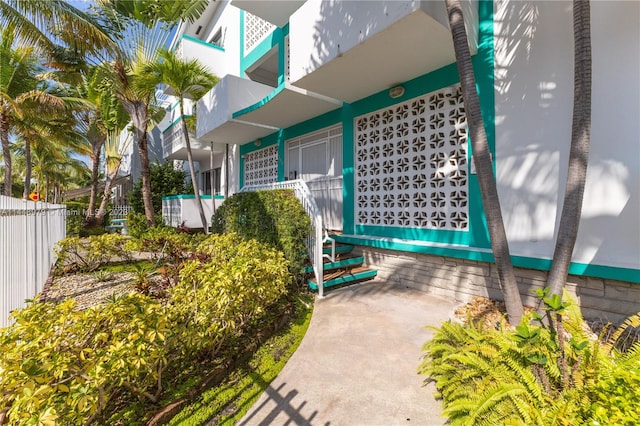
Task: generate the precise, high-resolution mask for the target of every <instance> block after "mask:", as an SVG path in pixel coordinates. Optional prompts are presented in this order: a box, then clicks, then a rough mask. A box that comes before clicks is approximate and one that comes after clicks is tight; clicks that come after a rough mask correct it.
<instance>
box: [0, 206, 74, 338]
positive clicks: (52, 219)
mask: <svg viewBox="0 0 640 426" xmlns="http://www.w3.org/2000/svg"><path fill="white" fill-rule="evenodd" d="M66 214H67V207H66V206H63V205H60V204H47V203H41V202H33V201H26V200H19V199H17V198H11V197H5V196H0V327H6V326H8V325H9V312H10V311H12V310H15V309H19V308H22V307H24V306H25V300H27V299H33V298H34V297H35V296H36V295H37V294H38V293H40V292H41V291H42V288H43V286H44V283H45V282H46V280H47V277H48V276H49V271H50V269H51V266H52V265H53V264H54V263H55V254H54V252H53V247H54V246H55V244H56V243H57V242H58V241H60V240H61V239H63V238H64V237H65V236H66V222H67V219H66Z"/></svg>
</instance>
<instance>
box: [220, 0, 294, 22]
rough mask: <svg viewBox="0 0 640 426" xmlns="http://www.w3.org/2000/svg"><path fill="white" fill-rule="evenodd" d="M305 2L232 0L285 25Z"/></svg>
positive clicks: (238, 5)
mask: <svg viewBox="0 0 640 426" xmlns="http://www.w3.org/2000/svg"><path fill="white" fill-rule="evenodd" d="M304 2H305V0H269V1H265V0H231V5H232V6H235V7H237V8H238V9H242V10H244V11H247V12H249V13H251V14H252V15H255V16H258V17H260V18H262V19H264V20H265V21H267V22H270V23H272V24H274V25H277V26H278V27H283V26H284V25H286V24H287V22H289V17H290V16H291V15H292V14H293V12H295V11H296V10H298V8H299V7H300V6H302V4H303V3H304Z"/></svg>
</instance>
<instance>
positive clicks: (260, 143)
mask: <svg viewBox="0 0 640 426" xmlns="http://www.w3.org/2000/svg"><path fill="white" fill-rule="evenodd" d="M253 144H254V145H255V146H260V145H262V140H260V139H256V140H255V141H254V142H253Z"/></svg>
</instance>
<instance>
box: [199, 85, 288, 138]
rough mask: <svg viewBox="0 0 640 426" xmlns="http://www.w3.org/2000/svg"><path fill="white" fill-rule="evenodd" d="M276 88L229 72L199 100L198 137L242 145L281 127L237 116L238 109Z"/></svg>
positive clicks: (251, 103)
mask: <svg viewBox="0 0 640 426" xmlns="http://www.w3.org/2000/svg"><path fill="white" fill-rule="evenodd" d="M272 91H273V87H271V86H268V85H266V84H262V83H258V82H255V81H252V80H247V79H243V78H240V77H236V76H233V75H227V76H225V77H224V78H223V79H221V80H220V81H219V82H218V84H216V85H215V86H214V87H213V89H211V90H210V91H209V92H208V93H207V94H206V95H204V97H202V99H200V100H199V101H198V106H197V108H198V116H197V122H196V136H197V137H198V139H200V140H202V141H207V142H215V143H223V144H243V143H246V142H249V141H251V140H254V139H257V138H260V137H263V136H266V135H268V134H270V133H273V132H275V131H276V130H278V128H277V127H274V126H269V125H261V124H257V123H252V122H248V121H245V120H242V119H236V118H234V113H235V112H236V111H239V110H242V109H245V108H247V107H249V106H251V105H254V104H256V103H258V102H259V101H261V100H262V99H264V98H265V97H267V96H268V95H269V94H270V93H271V92H272Z"/></svg>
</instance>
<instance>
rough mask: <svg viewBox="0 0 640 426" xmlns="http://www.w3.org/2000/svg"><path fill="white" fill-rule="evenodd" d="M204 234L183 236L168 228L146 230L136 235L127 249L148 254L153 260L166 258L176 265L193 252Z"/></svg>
mask: <svg viewBox="0 0 640 426" xmlns="http://www.w3.org/2000/svg"><path fill="white" fill-rule="evenodd" d="M204 237H205V236H204V234H194V235H190V234H185V233H180V232H178V231H176V229H175V228H172V227H170V226H159V227H156V228H147V229H146V230H145V231H144V232H143V233H141V234H139V235H136V238H135V239H134V240H132V241H131V242H130V243H129V245H128V247H129V248H130V249H131V250H134V251H143V252H150V253H151V256H152V258H153V260H158V259H161V258H168V259H170V260H171V261H172V262H173V263H174V264H176V265H177V264H178V263H179V262H180V261H181V260H182V259H183V258H185V257H187V256H188V254H189V253H191V252H193V251H195V249H196V247H197V246H198V244H199V243H200V242H201V241H202V240H203V238H204Z"/></svg>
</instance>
